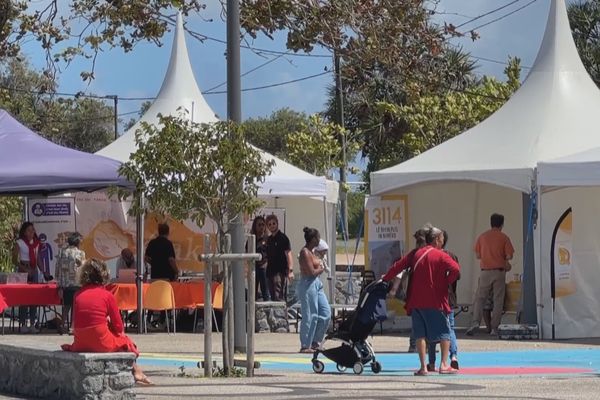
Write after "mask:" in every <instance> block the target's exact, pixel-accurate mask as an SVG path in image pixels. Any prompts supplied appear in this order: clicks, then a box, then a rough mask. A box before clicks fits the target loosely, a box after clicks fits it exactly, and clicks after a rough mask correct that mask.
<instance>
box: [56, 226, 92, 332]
mask: <svg viewBox="0 0 600 400" xmlns="http://www.w3.org/2000/svg"><path fill="white" fill-rule="evenodd" d="M80 243H81V235H80V234H79V233H78V232H74V233H72V234H71V235H69V237H68V238H67V247H66V248H63V249H60V250H59V251H58V254H57V256H56V280H57V282H58V294H59V296H60V298H61V300H62V306H63V310H62V311H63V315H62V316H63V319H62V323H63V325H62V326H61V327H60V328H59V332H60V333H61V334H63V333H67V332H69V325H70V321H72V320H73V319H72V318H71V307H72V306H73V298H74V297H75V293H76V292H77V291H78V290H79V289H80V286H79V280H78V279H77V271H78V270H79V268H80V267H81V266H82V265H83V263H84V262H85V252H84V251H83V250H80V249H79V244H80Z"/></svg>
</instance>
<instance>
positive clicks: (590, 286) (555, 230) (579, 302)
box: [538, 147, 600, 339]
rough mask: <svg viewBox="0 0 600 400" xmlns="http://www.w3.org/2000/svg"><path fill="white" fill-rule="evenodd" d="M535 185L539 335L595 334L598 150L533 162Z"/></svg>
mask: <svg viewBox="0 0 600 400" xmlns="http://www.w3.org/2000/svg"><path fill="white" fill-rule="evenodd" d="M538 185H539V186H540V188H541V189H540V190H541V192H542V193H543V194H542V201H541V202H540V205H539V208H540V230H541V243H540V258H541V265H543V266H544V267H548V268H549V269H550V273H549V274H545V275H543V276H542V278H543V281H542V293H541V295H542V304H544V308H543V310H542V314H543V322H544V336H545V337H547V338H556V339H564V338H572V337H587V336H598V335H597V334H596V333H595V332H598V331H599V329H600V298H599V296H598V295H597V293H598V287H600V272H599V269H598V265H600V238H599V237H598V226H599V225H600V148H598V147H597V148H593V149H590V150H586V151H583V152H580V153H575V154H572V155H569V156H565V157H560V158H557V159H553V160H548V161H544V162H541V163H539V164H538ZM569 214H570V215H569ZM565 217H567V218H566V221H567V223H566V224H565V225H564V226H563V223H561V222H562V221H563V219H565ZM564 250H566V252H564ZM561 252H564V253H563V254H562V255H561ZM565 254H568V257H567V258H565V257H564V255H565Z"/></svg>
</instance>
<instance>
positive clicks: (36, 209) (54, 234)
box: [27, 197, 76, 275]
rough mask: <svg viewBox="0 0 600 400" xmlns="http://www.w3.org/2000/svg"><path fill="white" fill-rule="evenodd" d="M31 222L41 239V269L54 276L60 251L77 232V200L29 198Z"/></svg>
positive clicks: (28, 206) (67, 198)
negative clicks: (73, 233) (71, 235)
mask: <svg viewBox="0 0 600 400" xmlns="http://www.w3.org/2000/svg"><path fill="white" fill-rule="evenodd" d="M27 210H28V214H29V215H28V217H29V221H30V222H32V223H33V225H34V226H35V230H36V233H37V235H38V238H39V239H40V243H41V244H40V249H39V258H40V266H39V267H40V269H41V270H42V272H45V273H48V274H50V275H54V266H55V264H56V259H55V258H56V255H57V254H58V250H59V249H60V248H62V247H65V246H66V245H67V238H68V237H69V235H70V234H71V232H74V231H75V227H76V223H75V199H74V198H73V197H44V198H28V199H27Z"/></svg>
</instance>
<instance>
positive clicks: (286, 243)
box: [266, 214, 294, 301]
mask: <svg viewBox="0 0 600 400" xmlns="http://www.w3.org/2000/svg"><path fill="white" fill-rule="evenodd" d="M266 222H267V228H268V229H269V231H270V232H271V236H269V238H268V239H267V260H268V262H267V281H268V284H269V293H270V294H271V299H272V300H273V301H286V295H287V285H288V280H289V281H291V280H292V279H294V261H293V260H292V246H291V244H290V239H289V238H288V237H287V236H286V235H285V233H283V232H281V231H280V230H279V220H278V219H277V216H276V215H273V214H271V215H268V216H267V218H266Z"/></svg>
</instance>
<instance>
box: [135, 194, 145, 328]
mask: <svg viewBox="0 0 600 400" xmlns="http://www.w3.org/2000/svg"><path fill="white" fill-rule="evenodd" d="M139 202H140V204H139V207H140V209H141V210H143V209H144V206H145V205H144V197H143V196H141V197H140V199H139ZM144 216H145V213H143V212H142V213H141V214H140V215H138V217H137V219H136V221H135V238H136V245H135V249H136V250H135V251H136V259H137V263H136V267H137V274H136V278H135V284H136V289H137V313H138V333H143V332H144V330H143V326H144V308H143V298H142V294H143V285H144V282H143V281H144V264H145V263H144V219H145V218H144Z"/></svg>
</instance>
